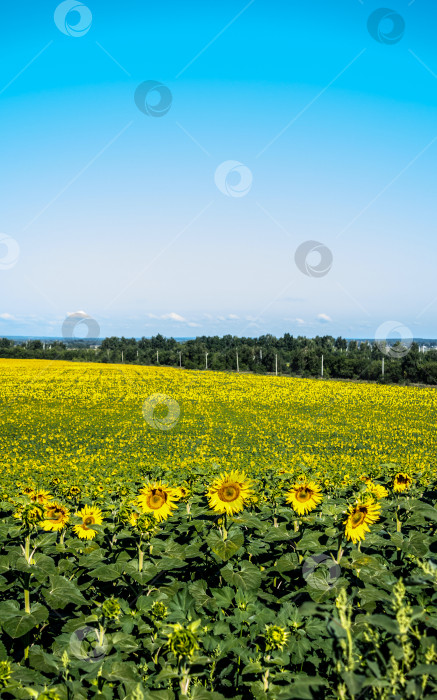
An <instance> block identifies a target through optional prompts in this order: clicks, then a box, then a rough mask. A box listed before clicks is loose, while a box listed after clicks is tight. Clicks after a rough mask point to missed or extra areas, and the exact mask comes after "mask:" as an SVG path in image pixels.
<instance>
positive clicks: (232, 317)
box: [228, 314, 240, 321]
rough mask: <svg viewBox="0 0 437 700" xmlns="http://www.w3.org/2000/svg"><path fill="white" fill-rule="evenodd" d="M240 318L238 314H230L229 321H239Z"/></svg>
mask: <svg viewBox="0 0 437 700" xmlns="http://www.w3.org/2000/svg"><path fill="white" fill-rule="evenodd" d="M239 318H240V317H239V316H237V314H228V319H229V320H230V321H236V320H238V319H239Z"/></svg>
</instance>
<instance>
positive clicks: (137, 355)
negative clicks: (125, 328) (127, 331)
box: [137, 350, 138, 360]
mask: <svg viewBox="0 0 437 700" xmlns="http://www.w3.org/2000/svg"><path fill="white" fill-rule="evenodd" d="M137 360H138V350H137Z"/></svg>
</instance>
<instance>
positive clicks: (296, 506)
mask: <svg viewBox="0 0 437 700" xmlns="http://www.w3.org/2000/svg"><path fill="white" fill-rule="evenodd" d="M363 481H364V482H365V488H366V491H365V492H364V493H363V494H362V495H361V496H360V497H359V498H358V499H357V500H356V502H355V503H353V504H351V505H349V507H348V510H347V513H346V520H344V522H343V524H344V525H345V536H346V538H347V539H349V540H352V541H353V542H358V541H360V540H363V539H364V537H365V534H366V532H369V531H370V528H369V526H370V525H373V524H374V523H375V522H376V521H377V520H378V519H379V515H380V511H381V505H380V503H379V501H380V500H381V499H383V498H386V497H387V496H388V495H389V491H388V490H387V489H386V488H385V487H384V486H383V485H382V484H378V483H375V482H374V481H372V480H371V479H370V478H367V477H363ZM412 483H413V480H412V478H411V476H410V475H409V474H406V473H404V472H400V473H398V474H396V476H395V477H394V480H393V491H394V492H395V493H402V492H404V491H407V490H408V489H409V488H410V487H411V485H412ZM25 496H26V497H28V502H27V503H22V504H20V505H19V507H18V509H17V510H16V512H15V513H14V517H15V518H17V519H19V520H21V521H22V522H23V523H25V524H26V525H27V526H38V527H40V528H42V529H43V530H45V531H47V532H49V531H54V532H59V531H63V530H64V528H65V527H66V525H67V524H68V523H69V522H70V520H71V517H72V513H71V510H70V508H69V507H68V506H67V505H64V504H63V503H60V502H58V501H57V500H54V499H53V497H52V495H51V494H50V493H49V492H48V491H45V490H32V489H31V488H27V489H25ZM188 496H189V490H188V489H187V488H186V487H184V486H170V485H168V484H166V483H164V482H162V481H160V480H159V481H152V482H148V483H147V484H146V485H145V486H144V487H143V488H141V489H140V491H139V494H138V496H137V498H136V499H135V501H134V502H133V503H132V504H130V505H129V506H128V507H123V508H122V511H121V519H122V520H124V521H125V522H127V523H129V524H130V525H131V526H132V527H136V528H137V529H139V530H140V531H141V530H142V529H144V530H147V529H151V523H150V522H149V520H148V519H147V518H146V520H144V519H142V514H146V515H147V516H150V517H153V519H154V520H155V521H156V523H160V522H162V521H164V520H167V519H168V518H169V517H170V516H171V515H172V514H173V512H174V511H175V510H176V508H177V506H178V503H179V501H181V500H183V499H187V498H188ZM206 496H207V500H208V504H209V508H210V509H211V511H212V512H214V513H217V514H219V515H228V516H233V515H236V514H237V513H239V512H241V511H242V510H243V509H244V508H245V507H246V506H250V505H253V504H255V503H256V500H257V499H256V495H255V490H254V484H253V481H252V480H251V479H250V478H248V477H247V475H246V474H245V473H244V472H240V471H237V470H234V471H231V472H225V473H222V474H220V475H219V476H217V478H215V479H214V481H213V482H212V484H211V485H210V486H209V488H208V489H207V491H206ZM323 498H324V496H323V494H322V489H321V487H320V486H319V485H318V484H317V483H316V482H315V481H312V480H309V479H306V478H302V479H301V480H299V481H297V482H296V483H294V484H293V485H292V486H291V488H290V489H288V490H287V491H286V493H285V500H286V503H287V504H289V505H290V506H291V508H292V509H293V511H294V512H295V513H296V514H297V515H298V516H299V517H302V516H305V515H307V514H309V513H310V512H311V511H313V510H315V509H316V508H317V506H318V505H320V503H321V502H322V500H323ZM135 507H136V508H138V509H139V510H140V511H141V512H140V513H139V512H138V511H137V510H135ZM73 518H74V520H75V522H74V524H73V531H74V533H75V534H76V535H77V536H78V537H79V538H80V539H87V540H91V539H93V538H94V537H95V536H96V534H97V531H96V529H95V528H94V526H96V525H102V524H103V521H104V514H103V511H102V509H101V508H99V507H98V506H96V505H84V506H83V507H82V508H81V509H79V510H77V511H76V512H75V513H74V515H73Z"/></svg>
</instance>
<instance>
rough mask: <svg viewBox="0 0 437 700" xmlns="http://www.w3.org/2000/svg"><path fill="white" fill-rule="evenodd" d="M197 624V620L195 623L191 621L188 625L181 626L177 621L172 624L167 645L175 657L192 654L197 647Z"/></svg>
mask: <svg viewBox="0 0 437 700" xmlns="http://www.w3.org/2000/svg"><path fill="white" fill-rule="evenodd" d="M198 626H199V620H198V621H197V623H196V622H195V623H193V622H192V623H191V624H189V625H188V627H182V625H180V624H179V623H176V624H175V625H172V627H173V631H172V632H171V633H170V634H169V637H168V645H169V647H170V650H171V651H172V652H173V654H174V655H175V656H176V657H178V658H183V657H184V656H193V654H194V652H195V651H196V650H197V649H198V648H199V643H198V640H197V635H196V629H197V627H198Z"/></svg>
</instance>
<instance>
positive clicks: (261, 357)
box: [259, 348, 263, 360]
mask: <svg viewBox="0 0 437 700" xmlns="http://www.w3.org/2000/svg"><path fill="white" fill-rule="evenodd" d="M259 359H260V360H262V359H263V351H262V348H260V349H259Z"/></svg>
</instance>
